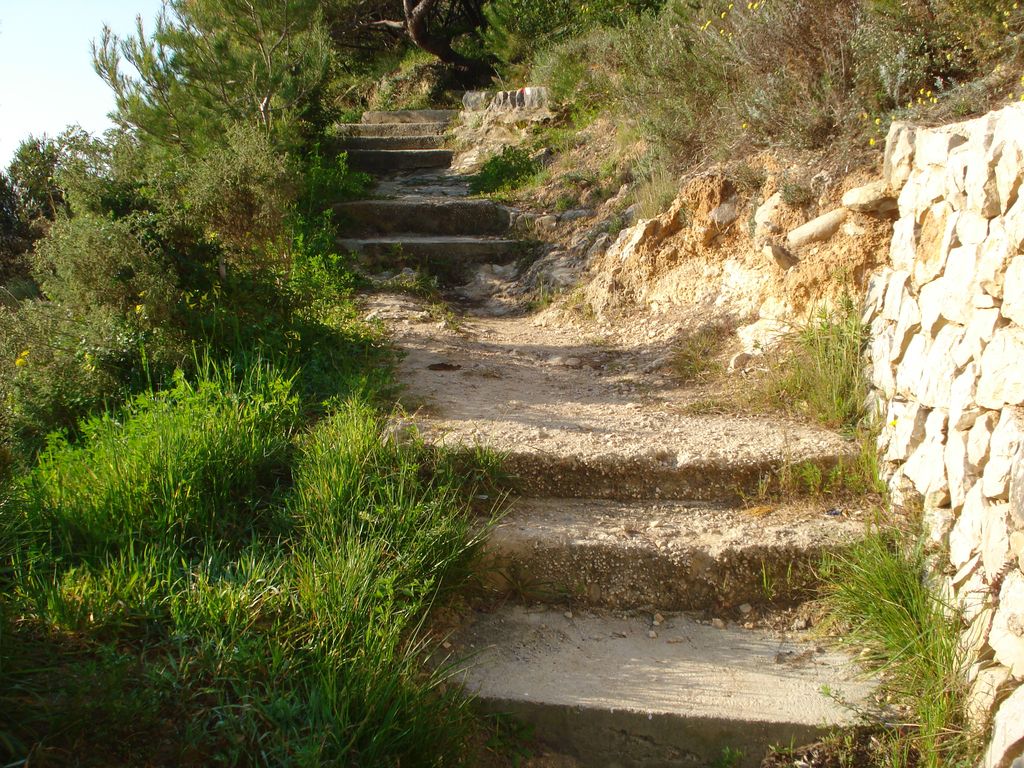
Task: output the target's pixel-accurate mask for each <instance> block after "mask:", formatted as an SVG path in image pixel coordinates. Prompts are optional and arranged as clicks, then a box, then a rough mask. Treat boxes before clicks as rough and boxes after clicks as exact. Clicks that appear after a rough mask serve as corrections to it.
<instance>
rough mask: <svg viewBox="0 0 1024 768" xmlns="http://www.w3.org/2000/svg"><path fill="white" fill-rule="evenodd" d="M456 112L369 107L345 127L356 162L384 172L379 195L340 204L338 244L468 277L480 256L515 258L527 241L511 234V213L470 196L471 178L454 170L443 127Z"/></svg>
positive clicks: (342, 145) (374, 257) (488, 260)
mask: <svg viewBox="0 0 1024 768" xmlns="http://www.w3.org/2000/svg"><path fill="white" fill-rule="evenodd" d="M455 114H457V113H455V112H450V111H446V110H410V111H400V112H367V113H366V114H365V115H363V120H362V122H361V123H356V124H351V125H344V126H341V127H340V129H339V133H340V134H341V137H342V138H341V139H340V141H339V143H338V148H339V149H343V150H345V151H346V152H347V153H348V157H349V164H350V166H351V167H353V168H355V169H357V170H362V171H367V172H369V173H372V174H374V175H375V176H376V177H377V183H376V186H375V188H374V193H375V194H376V195H377V197H378V198H379V199H374V200H361V201H357V202H351V203H343V204H340V205H338V206H336V208H335V211H336V213H337V214H338V217H339V221H341V222H343V224H344V225H345V229H346V232H347V237H345V238H343V239H342V240H341V241H340V242H339V245H340V246H341V247H342V248H344V249H345V250H347V251H351V252H355V253H359V254H361V255H363V256H364V257H366V258H367V259H369V260H371V261H373V262H378V263H384V262H385V261H391V262H392V263H393V264H398V265H401V266H415V267H419V268H423V269H426V270H428V271H430V272H432V273H433V274H436V275H438V276H440V277H441V278H443V279H447V280H455V281H459V280H464V279H466V278H468V276H469V274H470V273H471V272H472V270H473V268H474V267H476V266H478V265H480V264H496V263H508V262H509V261H512V260H514V259H515V258H516V257H518V256H519V255H521V254H522V252H523V249H524V246H523V244H522V243H521V242H520V241H518V240H516V239H513V238H508V237H506V235H507V234H508V231H509V228H510V226H511V216H510V214H509V211H508V209H506V208H505V207H504V206H501V205H498V204H496V203H493V202H491V201H489V200H467V199H465V198H466V197H467V195H468V194H469V180H468V179H467V178H466V177H463V176H459V175H457V174H453V173H451V172H450V166H451V162H452V156H453V153H452V151H451V150H449V149H443V148H441V146H442V145H443V135H442V134H443V133H444V130H445V128H446V127H447V125H448V123H449V122H450V121H451V119H452V118H453V117H454V116H455Z"/></svg>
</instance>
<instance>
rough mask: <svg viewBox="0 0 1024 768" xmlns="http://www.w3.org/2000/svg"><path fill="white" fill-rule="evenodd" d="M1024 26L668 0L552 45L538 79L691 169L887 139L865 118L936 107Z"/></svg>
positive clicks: (868, 10)
mask: <svg viewBox="0 0 1024 768" xmlns="http://www.w3.org/2000/svg"><path fill="white" fill-rule="evenodd" d="M1022 30H1024V9H1020V8H1016V7H1013V4H1012V3H1009V2H1004V1H1002V0H992V2H987V1H986V2H984V3H970V2H966V0H943V1H942V2H934V3H902V2H889V1H888V0H878V1H877V2H871V1H869V0H863V1H862V2H855V3H845V4H844V3H839V4H837V3H831V2H827V1H826V0H796V1H795V2H773V1H771V0H769V1H768V2H759V3H745V4H741V3H735V4H734V3H729V2H727V0H709V2H703V3H691V2H688V1H687V0H672V2H669V3H667V4H666V6H665V8H664V9H663V10H662V11H661V13H659V14H653V13H650V14H646V15H642V16H640V17H635V16H630V15H626V16H624V17H623V21H622V23H620V24H619V25H616V26H596V27H592V28H589V29H585V30H583V31H580V32H578V33H577V34H574V35H570V36H567V37H564V38H562V39H560V40H558V41H556V42H550V41H549V42H548V44H547V45H546V47H545V48H544V49H542V50H540V51H539V52H537V53H536V54H535V55H534V56H533V57H532V59H533V73H532V78H531V79H532V80H533V81H535V82H538V83H543V84H546V85H548V86H549V87H551V89H552V91H553V93H554V95H555V96H556V97H557V98H559V99H562V100H564V101H565V102H566V103H570V104H573V105H574V106H576V107H580V106H582V107H583V108H585V109H586V108H595V107H600V108H602V109H610V110H611V111H612V112H613V113H615V114H617V115H618V116H619V117H621V118H623V119H625V120H628V121H629V122H631V123H633V124H634V125H635V126H636V127H638V128H639V129H640V132H641V134H642V135H643V136H644V137H645V138H647V139H648V140H649V141H650V142H652V143H654V144H656V145H659V146H660V147H661V148H662V149H663V150H665V154H666V156H667V157H668V158H669V159H670V160H671V161H672V163H673V164H674V165H675V166H677V167H682V166H684V165H686V164H688V163H691V162H700V161H702V160H704V159H706V158H708V157H709V156H710V157H711V158H713V159H723V158H726V157H733V156H735V155H736V154H737V153H738V152H742V151H743V150H744V149H749V148H751V147H755V146H778V145H781V146H789V147H799V148H817V147H823V146H826V145H827V144H828V143H829V142H830V141H832V140H833V139H835V137H837V136H838V135H840V134H846V135H847V136H849V137H851V138H853V140H855V141H856V140H859V139H861V138H864V139H865V140H866V139H867V138H875V139H876V140H877V136H876V135H874V134H871V135H870V136H864V134H865V126H867V125H868V124H867V123H865V122H864V121H863V118H864V117H866V116H867V115H868V114H870V115H878V114H884V113H885V112H888V111H891V110H895V109H898V108H906V107H908V106H913V105H915V104H931V103H938V101H939V99H940V97H941V96H942V95H943V93H945V92H950V93H952V92H955V91H956V90H957V89H959V88H961V87H962V84H963V83H965V82H968V81H970V80H971V79H972V78H976V77H979V76H983V75H986V74H988V72H989V71H990V68H991V64H992V62H993V61H994V60H1000V59H1002V60H1004V61H1005V60H1011V59H1012V57H1013V56H1015V55H1017V54H1019V53H1020V40H1021V39H1022V38H1021V36H1020V33H1021V31H1022ZM982 106H984V105H981V104H976V105H975V107H974V108H975V109H976V108H979V107H982Z"/></svg>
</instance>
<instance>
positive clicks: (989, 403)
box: [843, 106, 1024, 768]
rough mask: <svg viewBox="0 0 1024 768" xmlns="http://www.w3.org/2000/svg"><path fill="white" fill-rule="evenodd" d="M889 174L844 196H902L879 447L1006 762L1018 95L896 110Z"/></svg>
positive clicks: (886, 301)
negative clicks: (971, 115) (926, 553)
mask: <svg viewBox="0 0 1024 768" xmlns="http://www.w3.org/2000/svg"><path fill="white" fill-rule="evenodd" d="M884 173H885V178H884V179H883V180H882V182H880V183H879V184H878V185H877V186H872V187H871V188H870V189H868V188H862V189H860V190H852V191H851V192H850V193H848V194H847V198H848V199H847V198H844V200H843V202H844V205H846V206H847V207H849V208H851V209H853V210H859V208H858V206H861V205H871V204H872V203H871V201H872V200H873V199H878V200H881V199H883V198H884V197H885V196H886V195H890V196H892V195H897V196H898V200H899V219H898V221H897V222H896V224H895V226H894V231H893V239H892V248H891V250H890V259H889V262H890V263H889V265H887V266H886V267H885V268H883V269H881V270H879V271H878V272H877V273H876V274H875V275H874V277H873V279H872V282H871V289H870V290H869V292H868V296H867V302H866V307H865V314H864V317H865V319H866V320H867V321H868V322H869V323H870V324H871V333H872V344H871V347H870V352H869V354H870V357H871V369H872V377H873V384H874V387H875V394H876V397H877V399H878V401H879V408H878V410H879V412H880V413H884V414H885V420H886V421H885V425H884V427H883V430H882V435H881V437H880V438H879V448H880V450H881V451H882V459H883V462H884V470H885V472H886V475H887V477H888V479H889V483H890V487H891V488H892V490H893V494H894V498H897V499H903V500H905V499H907V497H908V494H907V491H908V490H910V491H911V494H912V495H916V496H918V497H919V498H920V499H922V500H923V502H924V506H925V510H926V515H925V517H926V521H927V522H928V523H929V525H930V526H931V528H932V530H931V531H930V534H931V535H930V539H931V540H932V541H934V542H936V543H937V544H939V545H940V546H941V545H946V546H947V547H948V553H949V561H948V564H947V565H948V567H947V568H946V571H945V572H946V574H947V578H946V581H945V585H944V589H945V592H946V593H947V594H949V595H952V596H953V597H954V598H955V599H956V601H957V603H958V604H959V606H960V608H961V609H962V611H963V614H964V618H965V623H966V627H965V632H964V642H963V646H964V647H965V648H966V649H968V651H969V652H970V653H971V654H972V658H969V659H968V662H969V663H970V664H971V671H970V672H969V674H968V677H969V680H968V682H969V683H970V684H971V687H970V690H971V702H970V711H971V716H972V718H974V720H975V721H976V722H977V723H978V724H979V725H982V724H984V723H986V722H988V721H989V719H990V718H991V720H992V723H993V726H994V727H993V733H992V737H991V741H990V745H989V749H988V752H987V754H986V756H985V759H984V761H983V765H984V766H986V768H1005V767H1006V766H1009V765H1010V764H1011V763H1012V762H1013V761H1014V760H1015V759H1016V758H1018V757H1021V756H1022V754H1024V686H1021V685H1020V684H1021V682H1024V571H1022V567H1024V557H1022V550H1024V512H1022V511H1021V510H1024V490H1022V489H1024V462H1022V460H1021V457H1022V455H1024V448H1022V446H1024V408H1022V406H1024V256H1022V255H1021V241H1022V237H1021V236H1022V234H1024V199H1022V198H1021V197H1020V187H1021V182H1022V180H1024V106H1012V107H1008V108H1006V109H1003V110H1001V111H998V112H994V113H991V114H989V115H986V116H985V117H982V118H979V119H977V120H971V121H969V122H965V123H959V124H956V125H949V126H942V127H939V128H927V129H926V128H914V127H912V126H909V125H906V124H903V123H895V124H893V126H892V128H891V130H890V132H889V138H888V143H887V147H886V157H885V171H884ZM855 193H856V194H855Z"/></svg>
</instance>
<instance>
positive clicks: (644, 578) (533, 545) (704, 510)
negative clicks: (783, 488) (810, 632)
mask: <svg viewBox="0 0 1024 768" xmlns="http://www.w3.org/2000/svg"><path fill="white" fill-rule="evenodd" d="M863 530H864V523H863V522H862V521H859V520H857V519H856V518H855V516H852V515H839V514H837V513H836V512H835V511H832V513H831V514H830V513H829V511H828V510H827V509H826V508H823V507H822V506H821V505H815V504H811V503H803V504H799V503H790V504H784V505H759V506H752V507H748V508H730V507H720V506H711V505H706V504H705V505H694V504H683V503H679V502H636V503H621V502H614V501H606V500H599V499H520V500H519V501H517V502H516V503H515V505H514V506H513V507H512V509H511V510H510V511H509V513H508V514H507V515H506V516H505V517H504V518H503V519H502V520H501V522H500V523H499V524H498V525H497V526H495V527H494V528H493V529H492V530H491V531H490V533H489V537H488V541H487V554H488V566H487V567H486V568H485V569H483V572H484V573H485V575H486V580H487V581H488V583H489V584H490V585H492V586H493V587H495V588H497V589H498V590H499V591H501V592H503V593H505V594H508V595H510V596H512V597H515V598H517V599H526V600H537V599H548V600H552V599H554V600H569V601H571V602H573V603H574V604H588V605H593V606H601V607H606V608H614V609H631V608H644V607H650V608H654V609H657V610H662V611H687V610H689V611H704V610H707V611H716V612H722V611H729V610H732V609H735V608H737V607H738V606H741V605H743V604H744V603H748V604H750V605H751V606H760V605H767V604H772V605H776V606H779V605H791V604H794V603H796V602H798V601H800V600H802V599H806V597H807V596H808V594H810V593H811V591H812V589H813V588H814V586H815V584H816V582H817V579H816V576H815V570H816V568H817V567H818V566H819V564H820V562H821V557H822V555H823V554H824V553H825V552H826V551H829V550H832V551H834V550H837V549H840V548H842V547H844V546H845V545H847V544H848V543H850V542H851V541H853V540H854V539H855V538H857V537H858V536H859V535H861V534H862V532H863ZM745 610H746V609H745Z"/></svg>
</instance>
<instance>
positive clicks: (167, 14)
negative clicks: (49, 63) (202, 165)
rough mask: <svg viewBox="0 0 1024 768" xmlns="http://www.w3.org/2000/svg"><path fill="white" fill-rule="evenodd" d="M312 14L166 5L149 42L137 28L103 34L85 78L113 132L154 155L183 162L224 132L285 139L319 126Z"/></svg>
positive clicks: (285, 7) (319, 57) (324, 53)
mask: <svg viewBox="0 0 1024 768" xmlns="http://www.w3.org/2000/svg"><path fill="white" fill-rule="evenodd" d="M318 5H319V4H318V3H317V2H315V0H285V1H284V2H277V3H250V2H243V0H199V1H198V2H195V1H191V0H171V1H170V2H169V3H168V4H167V5H166V7H165V9H164V12H162V13H161V14H160V16H159V17H158V18H157V21H156V25H155V29H154V32H153V35H152V37H147V35H146V32H145V29H144V28H143V25H142V22H141V20H140V21H139V24H138V27H137V29H136V33H135V34H134V35H132V36H129V37H127V38H124V39H121V38H119V37H117V36H116V35H114V34H113V33H112V32H111V30H110V29H109V28H105V29H104V30H103V35H102V38H101V40H100V42H99V44H98V45H95V46H94V50H93V54H94V63H95V68H96V71H97V73H98V74H99V75H100V76H101V77H102V78H103V79H104V80H105V81H106V82H107V84H108V85H109V86H110V87H111V89H112V90H113V91H114V96H115V98H116V101H117V118H118V120H119V122H120V123H121V124H122V125H123V126H125V127H131V128H133V129H135V130H137V131H138V132H140V134H141V135H142V136H143V137H144V140H146V141H154V142H156V144H158V145H159V146H162V147H175V148H177V149H179V150H184V151H185V152H186V153H189V154H191V153H193V152H195V151H196V150H201V149H202V148H203V147H204V146H206V145H209V144H211V143H213V144H216V143H217V138H218V136H219V133H220V131H221V130H222V129H223V126H224V125H225V124H231V123H242V124H246V125H258V126H260V127H261V128H262V130H263V131H264V132H266V133H267V134H271V133H273V134H274V135H276V136H279V137H283V138H289V137H290V136H291V135H292V134H294V133H295V132H296V131H298V130H299V129H300V128H301V125H300V123H301V122H302V121H306V120H308V121H312V122H313V123H314V124H315V125H319V126H320V127H323V125H325V124H326V119H325V115H324V114H323V104H322V99H323V96H324V91H325V88H326V84H327V80H328V74H329V71H330V66H331V50H330V45H329V39H328V36H327V33H326V30H325V29H324V27H323V24H322V23H321V19H320V12H319V10H318ZM125 64H127V65H128V66H127V67H125ZM125 69H129V71H130V70H131V69H134V70H135V71H137V72H138V77H137V78H135V77H132V76H131V75H130V74H126V72H125Z"/></svg>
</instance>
